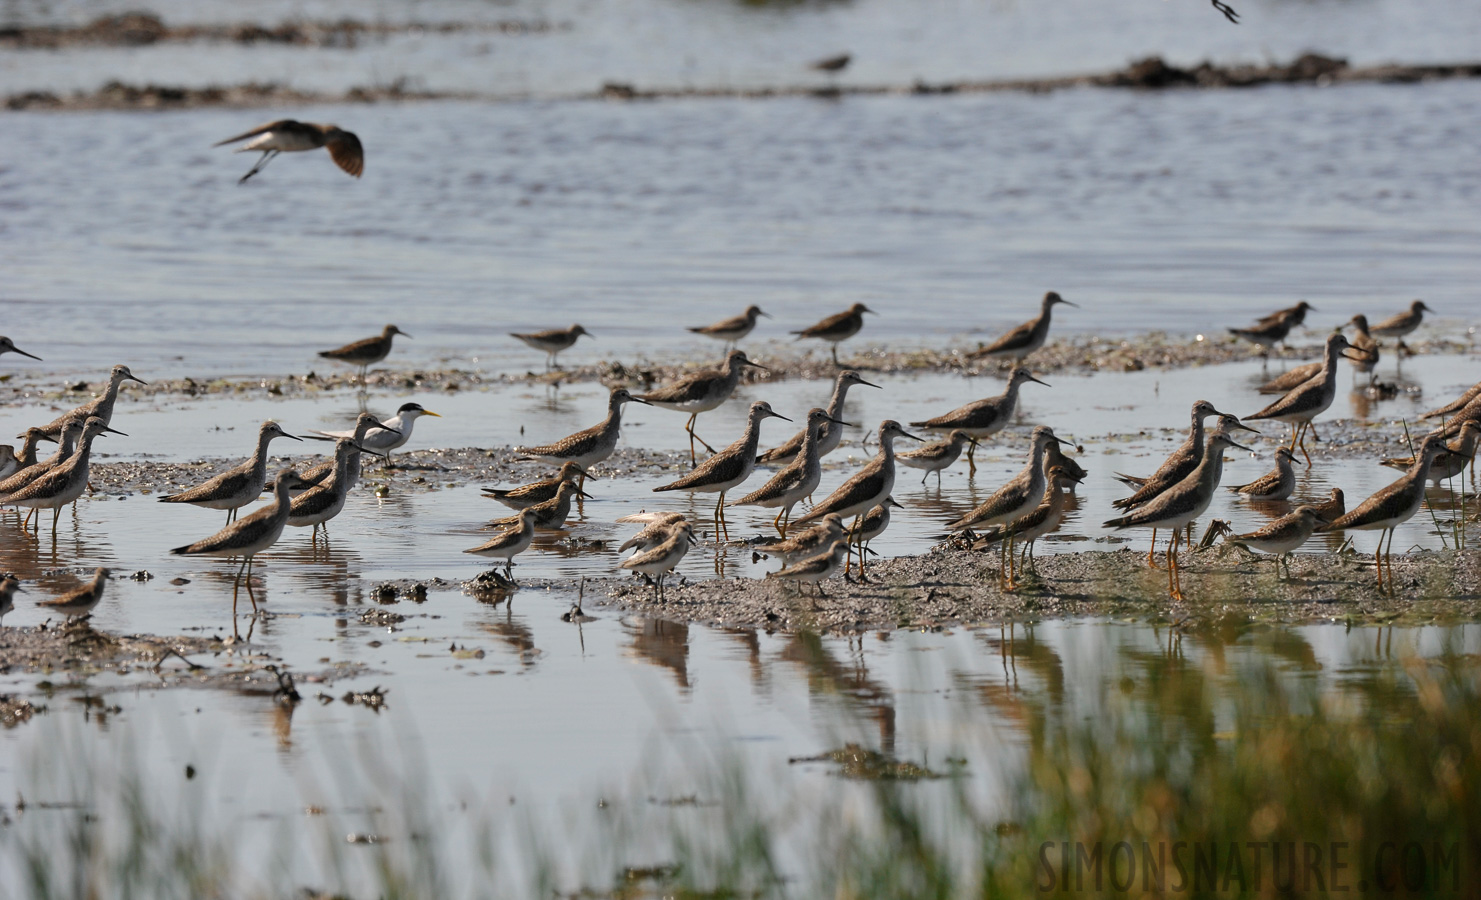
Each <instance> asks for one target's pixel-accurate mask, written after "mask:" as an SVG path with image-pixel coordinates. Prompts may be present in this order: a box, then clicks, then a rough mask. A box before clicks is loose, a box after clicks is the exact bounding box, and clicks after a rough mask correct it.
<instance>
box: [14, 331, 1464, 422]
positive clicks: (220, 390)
mask: <svg viewBox="0 0 1481 900" xmlns="http://www.w3.org/2000/svg"><path fill="white" fill-rule="evenodd" d="M995 336H996V335H984V337H983V339H982V340H979V341H976V342H974V344H973V345H971V346H957V347H944V348H933V347H921V348H915V349H908V350H893V349H890V348H888V347H883V346H878V345H867V344H862V345H861V346H859V347H857V348H853V349H851V348H849V347H847V346H845V348H844V349H843V350H842V352H841V353H840V355H839V362H840V365H841V366H843V367H844V368H852V369H857V370H859V371H860V372H868V373H874V374H878V375H908V374H932V373H934V374H956V375H962V376H967V377H975V376H978V375H986V376H994V375H996V376H1004V377H1005V376H1006V375H1007V373H1008V372H1009V371H1010V370H1011V369H1012V368H1013V364H1012V363H1011V362H1005V361H1001V360H994V359H987V358H983V357H979V356H977V355H976V352H977V351H978V350H979V349H980V348H981V347H983V346H985V345H986V343H987V341H988V340H989V339H990V338H992V337H995ZM1406 346H1407V347H1408V348H1409V349H1410V351H1412V352H1411V355H1431V354H1451V355H1457V354H1463V353H1469V352H1471V351H1472V350H1473V349H1474V347H1473V345H1472V344H1471V343H1470V342H1468V341H1461V340H1455V339H1451V338H1443V337H1437V336H1433V335H1431V336H1427V337H1424V336H1417V335H1411V340H1408V341H1406ZM1321 349H1322V348H1321V345H1319V344H1310V345H1297V346H1294V347H1289V348H1281V349H1277V350H1275V351H1273V352H1272V353H1271V355H1270V362H1271V364H1272V365H1271V368H1272V372H1271V374H1272V376H1274V375H1277V374H1279V373H1280V367H1281V366H1282V365H1283V364H1284V363H1287V362H1296V361H1310V360H1315V359H1318V358H1320V355H1321ZM1387 349H1388V352H1389V353H1392V352H1393V351H1392V348H1391V347H1390V348H1387ZM751 354H752V358H754V359H755V360H757V361H758V362H762V363H764V364H765V365H766V366H767V369H768V370H769V371H765V372H762V371H759V370H754V369H747V370H746V371H745V372H744V373H743V375H742V382H743V383H744V384H759V383H764V382H768V381H828V380H831V379H832V378H833V377H834V376H835V375H836V374H837V373H838V367H835V366H834V365H833V362H832V360H831V359H830V358H829V356H828V353H827V351H826V350H817V349H815V348H814V349H802V348H799V347H798V345H792V344H781V345H777V344H768V345H763V346H761V347H759V348H753V349H752V351H751ZM1259 358H1260V356H1259V353H1258V352H1257V348H1254V347H1253V346H1252V345H1250V344H1249V343H1246V342H1243V341H1239V340H1237V339H1235V338H1232V337H1229V336H1228V335H1223V334H1221V335H1211V336H1207V337H1205V336H1193V337H1188V336H1182V335H1170V334H1167V333H1164V332H1150V333H1146V334H1140V335H1135V336H1130V337H1125V338H1115V337H1112V338H1107V337H1099V336H1095V335H1077V336H1071V337H1065V338H1058V339H1055V340H1052V341H1050V342H1049V343H1047V344H1045V345H1044V347H1043V348H1042V349H1040V350H1039V351H1038V352H1036V353H1035V354H1034V355H1033V357H1032V358H1031V359H1030V360H1029V363H1028V367H1029V368H1030V369H1032V370H1033V371H1034V372H1035V373H1036V374H1038V375H1041V376H1044V375H1054V374H1057V373H1060V372H1069V373H1072V374H1079V375H1089V374H1093V373H1096V372H1140V371H1145V370H1169V371H1171V370H1177V369H1192V368H1200V367H1203V366H1215V365H1222V364H1226V363H1234V362H1245V361H1249V360H1254V359H1259ZM459 362H461V361H460V360H456V359H446V360H444V361H443V364H442V365H440V366H438V367H436V368H413V369H401V368H397V367H395V366H388V365H385V364H381V365H379V366H378V367H377V368H375V369H372V370H371V371H370V373H369V374H368V376H367V377H366V380H365V382H364V384H363V385H362V384H361V381H360V376H359V374H358V373H356V372H354V371H352V370H350V369H347V368H342V367H339V366H332V365H327V366H321V367H317V368H314V369H312V370H310V371H309V372H307V373H304V374H273V375H262V374H259V375H232V376H226V377H220V378H208V377H201V378H196V377H185V378H149V379H148V381H149V384H147V385H140V384H135V383H130V384H129V386H128V389H127V391H126V392H125V395H126V396H133V397H149V398H162V399H168V398H176V399H194V398H198V397H209V396H222V395H237V396H244V397H250V396H253V395H258V396H266V397H274V398H277V397H314V396H320V395H324V394H326V393H328V392H332V391H344V390H352V389H360V388H362V387H363V388H364V389H366V390H368V391H389V392H405V391H417V392H421V393H427V392H449V393H451V392H455V391H463V390H480V389H486V388H492V387H504V386H510V385H546V386H548V387H551V388H559V387H561V386H562V385H568V384H591V383H598V384H602V385H605V386H607V387H609V388H611V387H619V386H621V387H627V388H640V389H642V390H650V389H652V388H653V387H655V386H657V385H660V384H664V383H667V382H671V381H674V380H676V379H678V378H680V377H682V376H684V375H688V374H690V373H692V372H694V371H696V370H698V369H701V368H706V367H712V366H714V365H716V364H717V363H718V362H719V354H718V352H716V353H715V354H712V355H705V356H703V357H698V358H688V359H682V360H678V361H672V362H657V361H652V360H647V359H643V358H639V359H635V360H626V361H624V360H599V361H596V362H592V363H586V364H582V365H575V366H572V367H569V368H563V369H557V370H553V371H535V370H529V371H525V372H515V371H502V372H489V371H483V370H478V369H470V368H465V367H463V366H461V365H459ZM36 369H37V367H36V366H31V365H28V366H25V367H15V368H11V369H8V370H7V371H5V372H4V377H3V378H0V405H4V406H32V405H36V404H37V403H55V404H60V405H62V406H64V407H66V406H70V405H76V404H77V403H81V402H83V401H84V400H86V399H88V398H89V397H90V396H92V395H93V392H95V391H98V390H101V389H102V388H103V387H104V386H105V385H103V384H102V383H99V382H89V381H86V380H82V379H76V378H68V377H64V376H60V375H58V374H56V373H48V372H45V371H44V370H43V371H35V370H36Z"/></svg>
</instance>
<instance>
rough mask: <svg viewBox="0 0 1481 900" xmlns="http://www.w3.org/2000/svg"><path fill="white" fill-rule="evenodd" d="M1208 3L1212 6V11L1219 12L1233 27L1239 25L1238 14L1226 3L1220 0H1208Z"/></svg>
mask: <svg viewBox="0 0 1481 900" xmlns="http://www.w3.org/2000/svg"><path fill="white" fill-rule="evenodd" d="M1208 2H1210V3H1212V4H1213V5H1214V9H1217V10H1218V11H1219V12H1221V13H1223V14H1224V18H1226V19H1228V20H1229V21H1231V22H1233V23H1234V24H1235V25H1238V24H1239V13H1237V12H1235V11H1234V7H1232V6H1230V5H1229V4H1227V3H1223V2H1221V0H1208Z"/></svg>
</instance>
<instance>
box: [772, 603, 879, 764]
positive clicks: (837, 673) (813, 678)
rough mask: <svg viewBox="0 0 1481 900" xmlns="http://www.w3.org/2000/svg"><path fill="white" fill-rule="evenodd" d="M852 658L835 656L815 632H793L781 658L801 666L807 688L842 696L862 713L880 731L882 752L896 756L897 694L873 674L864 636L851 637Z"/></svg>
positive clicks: (828, 694)
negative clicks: (843, 658) (843, 660)
mask: <svg viewBox="0 0 1481 900" xmlns="http://www.w3.org/2000/svg"><path fill="white" fill-rule="evenodd" d="M848 641H849V650H850V652H851V654H852V656H853V659H852V660H851V661H850V662H849V663H842V662H839V661H838V660H836V659H834V658H833V655H832V654H831V653H829V651H828V647H827V646H826V645H825V644H824V643H823V640H822V638H820V637H819V636H818V635H816V634H811V633H806V632H804V633H801V634H796V635H793V636H792V638H791V640H789V641H788V642H787V646H786V647H785V648H783V650H782V659H783V660H786V661H787V662H791V663H796V664H797V665H799V666H800V667H801V668H802V669H803V671H804V672H806V674H807V678H808V690H809V692H810V693H811V694H813V695H814V696H818V697H842V698H843V699H844V700H846V701H847V706H848V708H849V709H850V710H851V711H854V712H858V713H862V714H863V716H864V717H865V718H866V719H868V720H869V721H871V722H873V723H874V725H875V727H876V728H877V729H878V731H879V751H880V752H881V753H883V754H885V755H886V756H894V755H895V737H896V733H895V695H894V692H893V691H891V690H890V688H889V687H888V686H887V685H885V684H884V683H882V682H880V681H877V680H875V678H874V677H873V676H872V675H870V673H869V668H868V666H867V665H866V664H865V662H864V652H863V650H864V648H863V641H864V638H863V636H862V635H851V636H849V639H848Z"/></svg>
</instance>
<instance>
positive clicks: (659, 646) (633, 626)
mask: <svg viewBox="0 0 1481 900" xmlns="http://www.w3.org/2000/svg"><path fill="white" fill-rule="evenodd" d="M622 627H623V629H624V630H626V631H627V633H628V635H629V636H630V637H631V638H632V643H631V644H630V645H628V648H629V652H628V653H627V654H626V655H627V656H628V657H629V658H632V659H639V660H642V661H643V662H647V663H652V664H653V665H655V666H658V667H659V668H663V669H668V670H669V671H670V672H672V673H673V674H674V680H675V681H676V682H678V684H679V689H680V690H682V691H684V692H685V693H688V692H689V691H691V690H693V687H694V686H693V684H692V683H690V681H689V626H688V625H684V624H681V623H679V622H670V621H668V620H666V619H647V618H634V619H624V620H623V621H622Z"/></svg>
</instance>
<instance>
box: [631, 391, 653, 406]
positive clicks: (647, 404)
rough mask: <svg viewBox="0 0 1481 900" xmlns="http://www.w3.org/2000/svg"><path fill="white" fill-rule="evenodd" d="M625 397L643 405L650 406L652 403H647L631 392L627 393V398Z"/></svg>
mask: <svg viewBox="0 0 1481 900" xmlns="http://www.w3.org/2000/svg"><path fill="white" fill-rule="evenodd" d="M627 399H629V400H631V401H632V402H634V403H641V404H643V405H644V406H652V405H653V404H652V403H649V402H648V401H647V400H644V399H643V398H642V397H634V396H632V395H631V394H629V395H628V398H627Z"/></svg>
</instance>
